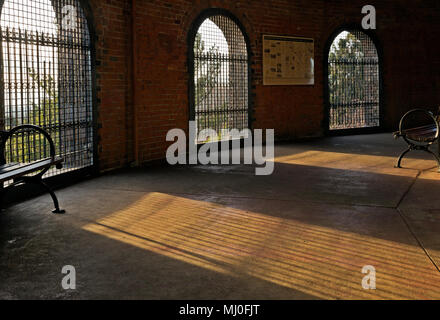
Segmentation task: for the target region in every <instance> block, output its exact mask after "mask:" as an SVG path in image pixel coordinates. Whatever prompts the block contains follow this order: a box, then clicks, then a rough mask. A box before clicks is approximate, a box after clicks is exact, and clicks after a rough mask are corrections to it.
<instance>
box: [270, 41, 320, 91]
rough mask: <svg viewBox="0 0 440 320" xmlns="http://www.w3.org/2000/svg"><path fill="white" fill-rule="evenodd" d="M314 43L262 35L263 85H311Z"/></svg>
mask: <svg viewBox="0 0 440 320" xmlns="http://www.w3.org/2000/svg"><path fill="white" fill-rule="evenodd" d="M314 83H315V75H314V41H313V39H309V38H299V37H284V36H272V35H263V85H313V84H314Z"/></svg>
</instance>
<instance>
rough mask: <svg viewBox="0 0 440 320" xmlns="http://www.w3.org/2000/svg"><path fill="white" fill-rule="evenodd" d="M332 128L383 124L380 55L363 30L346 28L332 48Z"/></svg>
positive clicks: (330, 108)
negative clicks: (381, 122) (381, 116)
mask: <svg viewBox="0 0 440 320" xmlns="http://www.w3.org/2000/svg"><path fill="white" fill-rule="evenodd" d="M327 99H328V105H329V110H328V117H329V121H328V122H329V130H343V129H359V128H371V127H379V126H380V74H379V56H378V52H377V49H376V46H375V44H374V43H373V41H372V39H371V38H370V37H369V36H368V35H367V34H365V33H364V32H362V31H360V30H349V29H347V30H343V31H342V32H340V33H339V34H337V36H336V37H335V38H334V40H333V42H332V44H331V46H330V49H329V52H328V97H327Z"/></svg>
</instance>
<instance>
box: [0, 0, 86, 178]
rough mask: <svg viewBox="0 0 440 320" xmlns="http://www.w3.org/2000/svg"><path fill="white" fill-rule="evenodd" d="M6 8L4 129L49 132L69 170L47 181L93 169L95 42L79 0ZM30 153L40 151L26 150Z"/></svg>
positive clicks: (9, 1) (1, 23) (1, 24)
mask: <svg viewBox="0 0 440 320" xmlns="http://www.w3.org/2000/svg"><path fill="white" fill-rule="evenodd" d="M1 3H2V4H3V5H2V6H1V17H0V28H1V30H0V33H1V46H0V49H1V52H0V56H1V64H0V72H1V78H0V81H1V87H2V90H1V96H0V101H1V110H0V120H1V121H0V127H1V128H0V129H2V130H9V129H11V128H12V127H14V126H17V125H20V124H34V125H38V126H41V127H43V128H44V129H46V130H47V131H48V132H49V133H50V134H51V136H52V138H53V140H54V142H55V146H56V152H57V154H58V155H61V156H63V157H64V166H63V169H62V170H54V169H52V170H50V171H49V172H48V173H47V175H54V174H56V173H60V172H66V171H71V170H75V169H79V168H84V167H88V166H91V165H92V164H93V153H94V151H93V98H92V97H93V94H92V92H93V90H92V62H91V39H90V34H89V30H88V24H87V20H86V17H85V15H84V12H83V9H82V8H81V5H80V2H79V0H4V1H0V4H1ZM44 149H45V148H44V147H42V148H41V150H44ZM26 152H29V153H32V152H34V153H38V152H39V151H38V148H35V146H33V147H32V148H31V146H30V145H23V153H26ZM41 152H43V151H41ZM29 157H34V158H41V157H38V155H35V154H34V155H29Z"/></svg>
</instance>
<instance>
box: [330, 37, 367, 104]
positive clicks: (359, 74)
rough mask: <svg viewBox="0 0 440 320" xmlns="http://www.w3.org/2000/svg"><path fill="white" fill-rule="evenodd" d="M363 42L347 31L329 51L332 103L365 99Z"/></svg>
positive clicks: (351, 102) (346, 102)
mask: <svg viewBox="0 0 440 320" xmlns="http://www.w3.org/2000/svg"><path fill="white" fill-rule="evenodd" d="M363 58H364V53H363V51H362V43H361V41H360V40H359V39H358V38H356V36H355V35H354V34H352V33H350V32H347V33H346V35H345V36H343V37H341V38H340V39H339V41H338V42H337V43H333V44H332V46H331V49H330V53H329V57H328V60H329V75H328V80H329V94H330V103H331V104H354V103H357V102H361V101H362V100H363V99H364V90H363V82H364V74H365V72H364V64H362V63H360V62H362V59H363Z"/></svg>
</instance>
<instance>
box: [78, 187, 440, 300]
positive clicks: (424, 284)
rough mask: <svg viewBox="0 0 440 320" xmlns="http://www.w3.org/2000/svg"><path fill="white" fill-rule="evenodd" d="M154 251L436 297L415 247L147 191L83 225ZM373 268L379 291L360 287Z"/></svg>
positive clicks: (315, 283) (386, 293)
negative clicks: (367, 269)
mask: <svg viewBox="0 0 440 320" xmlns="http://www.w3.org/2000/svg"><path fill="white" fill-rule="evenodd" d="M83 228H84V229H85V230H88V231H90V232H93V233H96V234H99V235H102V236H105V237H108V238H111V239H115V240H118V241H121V242H124V243H127V244H130V245H133V246H136V247H138V248H143V249H146V250H149V251H152V252H155V253H157V254H161V255H164V256H167V257H170V258H173V259H178V260H180V261H183V262H186V263H190V264H193V265H195V266H198V267H202V268H207V269H209V270H213V271H216V272H222V273H226V274H229V275H233V276H240V275H245V276H252V277H256V278H258V279H263V280H266V281H269V282H271V283H275V284H278V285H281V286H284V287H288V288H292V289H295V290H298V291H301V292H304V293H307V294H310V295H313V296H316V297H318V298H325V299H373V298H374V299H431V298H436V299H439V298H440V274H439V273H438V271H437V270H436V269H435V268H434V267H433V266H432V264H431V263H430V262H429V261H428V259H427V257H426V256H425V255H424V253H423V252H422V250H421V249H420V248H419V247H417V246H415V245H414V246H412V245H407V244H403V243H398V242H393V241H388V240H384V239H379V238H374V237H370V236H365V235H360V234H356V233H351V232H346V231H340V230H336V229H331V228H327V227H322V226H318V225H311V224H307V223H303V222H300V221H296V220H291V219H282V218H277V217H273V216H269V215H265V214H261V213H255V212H249V211H244V210H239V209H235V208H231V207H227V206H223V205H220V204H215V203H211V202H206V201H199V200H192V199H187V198H183V197H177V196H173V195H168V194H163V193H149V194H147V195H145V196H144V197H142V198H141V199H140V200H138V201H136V202H135V203H133V204H132V205H130V206H128V207H127V208H125V209H123V210H120V211H117V212H115V213H113V214H111V215H109V216H108V217H105V218H103V219H100V220H98V221H96V222H93V223H89V224H87V225H85V226H84V227H83ZM364 265H373V266H374V267H375V268H376V273H377V282H376V286H377V289H376V290H365V289H363V288H362V286H361V281H362V278H363V277H364V274H362V272H361V269H362V267H363V266H364Z"/></svg>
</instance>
